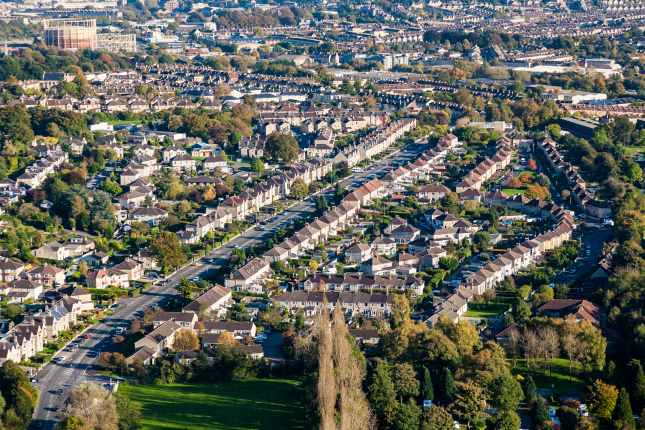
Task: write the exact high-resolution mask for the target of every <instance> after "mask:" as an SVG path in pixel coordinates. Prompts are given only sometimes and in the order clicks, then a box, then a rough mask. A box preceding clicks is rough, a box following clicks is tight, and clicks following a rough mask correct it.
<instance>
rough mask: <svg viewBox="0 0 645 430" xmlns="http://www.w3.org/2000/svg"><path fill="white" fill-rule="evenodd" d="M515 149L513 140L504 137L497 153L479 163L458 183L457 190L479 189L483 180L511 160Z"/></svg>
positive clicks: (499, 142)
mask: <svg viewBox="0 0 645 430" xmlns="http://www.w3.org/2000/svg"><path fill="white" fill-rule="evenodd" d="M512 151H513V141H512V140H511V139H508V138H506V137H502V138H501V139H500V140H499V141H498V142H497V149H496V152H495V155H493V156H492V157H490V158H489V157H486V158H485V159H484V160H483V161H482V162H481V163H479V164H478V165H477V166H476V167H475V168H474V169H473V170H471V171H470V172H468V174H467V175H466V176H465V177H464V178H463V180H462V181H461V182H460V183H459V184H457V190H467V189H473V188H474V189H479V188H480V187H481V185H482V183H483V181H485V180H488V179H490V178H491V176H493V175H494V174H495V173H496V172H497V171H498V170H499V169H500V168H503V167H504V166H505V165H506V164H508V162H509V161H510V157H511V154H512Z"/></svg>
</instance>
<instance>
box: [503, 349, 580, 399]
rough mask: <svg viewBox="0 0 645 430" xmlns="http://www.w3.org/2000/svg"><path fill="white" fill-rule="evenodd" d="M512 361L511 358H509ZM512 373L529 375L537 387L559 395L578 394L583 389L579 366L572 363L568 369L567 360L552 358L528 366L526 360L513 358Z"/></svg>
mask: <svg viewBox="0 0 645 430" xmlns="http://www.w3.org/2000/svg"><path fill="white" fill-rule="evenodd" d="M511 361H512V360H511ZM514 364H515V367H514V368H513V373H515V374H517V373H519V374H521V375H522V376H527V375H531V376H532V377H533V380H534V381H535V385H536V386H537V387H538V388H545V389H550V390H553V391H554V392H556V393H558V394H559V395H560V396H580V395H582V394H583V391H584V381H583V380H582V378H581V377H580V376H579V372H580V371H581V369H580V367H579V366H578V365H577V364H576V365H573V366H572V368H571V371H570V370H569V360H567V359H565V358H554V359H553V360H551V361H550V362H549V363H548V365H547V364H546V363H544V362H538V363H533V364H532V366H531V367H530V368H529V367H527V365H526V360H515V363H514Z"/></svg>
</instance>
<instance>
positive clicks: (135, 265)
mask: <svg viewBox="0 0 645 430" xmlns="http://www.w3.org/2000/svg"><path fill="white" fill-rule="evenodd" d="M111 269H112V270H113V271H119V272H122V273H125V274H126V275H127V277H128V281H138V280H140V279H142V278H143V274H144V270H143V264H141V263H140V262H139V261H137V260H134V259H132V258H126V259H125V260H123V261H122V262H120V263H119V264H117V265H115V266H113V267H112V268H111Z"/></svg>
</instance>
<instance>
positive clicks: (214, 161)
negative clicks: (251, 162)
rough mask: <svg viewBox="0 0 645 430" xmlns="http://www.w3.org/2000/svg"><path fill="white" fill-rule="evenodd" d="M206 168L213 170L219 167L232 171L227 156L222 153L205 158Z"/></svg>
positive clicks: (222, 169) (221, 169)
mask: <svg viewBox="0 0 645 430" xmlns="http://www.w3.org/2000/svg"><path fill="white" fill-rule="evenodd" d="M203 167H204V170H209V171H213V170H216V169H219V170H220V171H222V172H226V173H228V172H230V171H231V168H230V167H229V166H228V162H227V161H226V158H224V156H223V155H222V154H219V155H216V156H211V157H207V158H206V159H204V163H203Z"/></svg>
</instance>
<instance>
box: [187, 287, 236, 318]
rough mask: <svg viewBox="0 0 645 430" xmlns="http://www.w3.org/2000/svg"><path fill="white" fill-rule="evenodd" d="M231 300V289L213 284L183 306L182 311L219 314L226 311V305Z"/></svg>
mask: <svg viewBox="0 0 645 430" xmlns="http://www.w3.org/2000/svg"><path fill="white" fill-rule="evenodd" d="M232 301H233V296H232V293H231V290H229V289H228V288H225V287H222V286H221V285H214V286H213V287H211V288H210V289H208V291H206V292H205V293H204V294H202V295H201V296H199V297H197V298H196V299H195V300H193V301H192V302H190V303H189V304H187V305H186V306H184V308H183V312H194V313H197V314H208V315H215V316H219V315H220V314H222V313H225V312H226V307H227V306H228V305H230V304H231V303H232Z"/></svg>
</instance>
